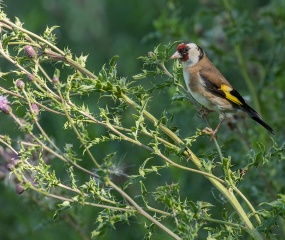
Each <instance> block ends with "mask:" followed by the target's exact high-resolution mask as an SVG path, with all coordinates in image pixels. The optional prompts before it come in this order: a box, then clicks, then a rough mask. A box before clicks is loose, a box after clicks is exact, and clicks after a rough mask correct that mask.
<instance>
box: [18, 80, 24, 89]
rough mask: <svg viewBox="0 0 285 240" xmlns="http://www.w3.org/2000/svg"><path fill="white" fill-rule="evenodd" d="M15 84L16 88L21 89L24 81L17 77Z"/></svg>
mask: <svg viewBox="0 0 285 240" xmlns="http://www.w3.org/2000/svg"><path fill="white" fill-rule="evenodd" d="M16 85H17V88H19V89H23V88H24V87H25V83H24V82H23V80H22V79H18V80H17V81H16Z"/></svg>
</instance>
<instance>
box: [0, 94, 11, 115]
mask: <svg viewBox="0 0 285 240" xmlns="http://www.w3.org/2000/svg"><path fill="white" fill-rule="evenodd" d="M0 110H1V111H2V112H3V113H9V112H10V111H11V107H10V102H9V101H8V99H7V96H0Z"/></svg>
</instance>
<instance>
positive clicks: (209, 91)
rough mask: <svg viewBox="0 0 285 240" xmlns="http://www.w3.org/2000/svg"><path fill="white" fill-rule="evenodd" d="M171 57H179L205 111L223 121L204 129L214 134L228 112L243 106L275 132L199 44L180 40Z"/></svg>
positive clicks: (245, 110)
mask: <svg viewBox="0 0 285 240" xmlns="http://www.w3.org/2000/svg"><path fill="white" fill-rule="evenodd" d="M170 59H179V60H180V62H181V63H182V66H183V76H184V80H185V83H186V86H187V89H188V91H189V92H190V94H191V95H192V97H193V98H194V99H195V100H196V101H197V102H198V103H199V104H201V105H202V106H204V107H205V108H206V109H207V110H208V111H207V112H206V114H208V113H209V112H212V111H215V112H218V113H219V118H220V122H219V124H218V126H217V127H216V129H215V130H211V129H209V128H206V129H205V132H207V133H210V134H211V135H212V137H215V136H216V133H217V131H218V130H219V127H220V126H221V124H222V122H223V121H224V119H225V113H227V112H236V111H238V110H241V111H243V112H246V113H247V114H248V116H249V117H251V118H252V119H253V120H255V121H256V122H258V123H259V124H260V125H262V126H263V127H264V128H266V129H267V130H268V131H269V132H271V133H272V134H274V132H273V129H272V128H271V127H270V126H269V125H267V124H266V123H265V122H264V121H262V120H261V118H260V116H259V114H258V113H257V112H256V111H255V110H254V109H252V108H251V107H250V106H249V105H248V104H247V103H246V102H245V100H244V99H243V97H242V96H241V95H240V94H239V93H238V92H237V90H235V89H234V88H233V87H232V85H231V84H230V83H229V82H228V81H227V80H226V79H225V78H224V76H223V75H222V74H221V73H220V72H219V70H218V69H217V68H216V67H215V66H214V65H213V63H212V62H211V61H210V60H209V59H208V58H207V56H206V54H205V52H204V51H203V49H202V48H201V47H199V46H198V45H197V44H195V43H181V44H179V45H178V46H177V51H176V52H175V53H174V54H173V55H172V56H171V58H170Z"/></svg>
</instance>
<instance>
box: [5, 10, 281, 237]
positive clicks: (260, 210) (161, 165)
mask: <svg viewBox="0 0 285 240" xmlns="http://www.w3.org/2000/svg"><path fill="white" fill-rule="evenodd" d="M0 26H1V42H0V54H1V56H2V61H5V62H7V64H9V71H6V72H1V77H2V79H4V80H5V84H1V86H0V94H1V96H0V110H1V112H2V115H3V116H5V117H6V118H5V119H6V121H8V122H9V125H11V128H13V129H14V131H16V134H15V133H11V131H9V129H7V131H6V130H5V129H3V130H2V133H3V134H2V135H0V143H1V148H0V154H1V156H2V160H1V168H0V171H1V179H6V180H7V181H10V183H11V184H12V185H13V186H14V187H15V191H16V193H18V194H21V196H26V197H27V198H30V199H31V200H34V201H35V202H36V204H37V205H38V207H39V208H45V209H47V211H49V212H52V213H53V220H54V221H62V220H63V217H62V216H63V215H64V216H65V219H68V222H69V223H70V224H71V226H75V227H74V231H77V232H78V233H79V234H80V236H81V237H82V238H83V239H89V238H90V236H91V237H92V238H95V237H99V236H103V235H104V234H106V233H108V232H109V231H111V229H116V226H117V224H119V223H126V224H129V225H132V227H134V225H133V222H134V221H136V222H138V223H143V224H144V234H145V235H144V238H146V239H152V238H153V239H156V238H157V236H162V237H169V239H171V238H174V239H196V238H198V237H204V238H205V239H206V238H207V239H241V238H246V237H249V236H250V237H251V238H253V239H263V238H270V237H271V236H273V235H272V230H271V229H272V228H273V226H274V225H275V224H277V222H278V221H279V219H280V216H281V217H282V216H284V195H282V194H280V195H279V196H278V197H276V198H275V199H274V201H270V202H265V201H264V202H262V201H259V202H258V204H261V205H259V206H256V204H253V203H252V201H251V200H250V199H249V198H248V197H247V196H246V194H244V193H243V192H242V191H241V190H240V188H239V186H240V184H242V182H245V181H246V179H244V174H246V172H247V171H250V170H251V169H253V168H254V167H255V166H257V165H258V164H259V163H260V162H263V163H265V162H268V161H271V162H277V161H281V160H284V154H283V152H284V146H281V147H280V146H278V145H277V143H275V142H274V141H273V144H272V147H267V148H266V147H265V146H264V145H263V144H261V143H260V144H258V146H257V148H256V149H252V150H250V152H249V154H248V156H244V157H245V158H247V159H248V163H247V165H246V166H244V167H243V168H242V169H235V168H234V166H233V164H232V161H231V156H227V153H226V150H225V149H223V151H222V150H221V146H220V145H219V143H218V141H217V140H216V139H214V142H212V143H210V142H209V143H210V144H212V145H213V146H215V150H209V152H206V151H207V149H205V153H204V156H207V157H203V156H201V155H200V156H199V155H198V154H197V153H195V152H194V151H193V150H192V146H193V145H194V144H195V143H196V142H199V141H201V139H205V138H207V136H205V135H204V134H203V133H202V131H201V130H199V129H197V132H196V134H195V135H193V136H188V137H186V138H182V137H181V136H180V135H179V129H178V128H177V127H176V126H175V125H174V124H173V121H172V117H171V116H169V115H168V113H167V112H166V111H165V112H161V113H157V112H156V110H155V109H152V108H151V105H150V102H151V100H152V98H153V97H154V96H155V94H156V93H157V92H159V91H164V90H165V89H169V88H172V89H173V92H174V93H173V98H172V100H173V101H175V102H187V103H188V102H189V101H191V96H189V94H188V93H187V91H186V90H185V88H184V87H183V85H182V84H181V83H180V81H179V79H180V77H181V66H180V65H179V63H178V62H177V63H174V64H173V66H171V69H167V68H166V65H165V63H166V62H167V60H168V58H169V56H170V52H171V51H172V50H173V46H174V45H175V44H176V43H170V44H167V45H159V46H157V47H155V48H154V49H153V50H152V51H150V52H149V53H148V54H146V55H145V56H141V57H140V58H139V60H138V61H141V62H142V72H141V73H138V74H137V75H135V76H133V77H132V78H130V77H128V78H127V76H125V77H121V76H118V73H117V65H116V60H117V56H114V57H113V58H112V59H111V60H110V61H109V62H108V63H107V64H105V65H104V66H103V67H102V69H101V70H100V71H99V72H98V73H93V71H92V69H87V68H86V61H87V56H84V55H81V56H79V57H78V56H75V55H74V54H72V50H71V49H68V48H65V49H60V48H58V47H57V45H56V35H55V34H54V32H53V31H54V29H55V28H56V27H51V28H49V27H48V28H47V29H46V30H45V31H44V33H43V34H40V35H38V34H36V33H32V32H30V31H29V30H27V29H28V26H24V25H23V23H22V22H21V21H20V20H19V19H16V20H15V21H11V20H10V19H9V18H8V17H7V16H6V14H5V13H4V11H3V9H2V10H1V13H0ZM156 78H161V79H163V83H162V84H160V83H156V81H155V79H156ZM141 79H144V80H145V81H147V80H150V79H152V80H153V81H152V86H151V87H150V88H147V89H146V88H144V87H143V86H142V85H141V81H142V80H141ZM1 82H3V81H1ZM150 82H151V80H150ZM87 100H88V101H87ZM194 104H195V103H194ZM194 106H195V105H194ZM196 107H197V108H199V106H196ZM155 115H156V116H157V115H159V116H160V118H157V117H155ZM43 116H49V117H51V118H58V119H61V123H62V125H56V126H55V127H54V126H53V129H54V128H55V129H56V131H58V132H59V133H60V134H62V136H65V137H66V141H65V142H66V143H65V145H63V146H60V145H59V144H58V143H57V140H56V139H54V138H53V137H52V134H51V132H50V128H51V126H50V124H49V123H46V122H44V121H43V120H42V118H43ZM201 121H203V120H201ZM59 122H60V121H59ZM93 130H94V131H95V133H94V131H93ZM70 142H72V144H71V143H70ZM102 146H110V147H104V148H102ZM131 148H134V149H135V153H137V154H134V155H133V156H129V155H128V156H127V157H128V158H131V161H132V164H133V167H132V170H131V171H127V169H124V167H122V166H120V164H119V163H118V160H117V159H118V158H120V156H122V155H123V154H125V153H126V151H128V149H131ZM102 149H103V150H104V151H102ZM133 153H134V152H133ZM124 160H125V158H124V157H122V160H120V161H121V162H124ZM173 171H178V172H179V175H181V176H182V175H186V176H187V175H195V178H201V179H205V181H206V182H207V183H208V184H209V185H211V186H212V189H213V192H215V193H211V192H209V193H208V195H209V198H210V197H211V196H212V195H214V196H218V197H215V198H217V199H224V201H225V202H226V203H227V206H226V207H224V208H223V209H222V210H220V209H219V210H218V212H219V213H217V212H215V205H216V204H217V203H216V202H211V201H208V200H207V199H208V198H206V199H200V200H198V201H195V200H194V199H191V196H189V197H185V195H184V194H182V193H181V186H180V182H179V181H175V180H174V179H172V174H173ZM165 176H169V178H170V179H169V181H168V182H161V181H160V180H159V179H160V178H161V177H165ZM188 185H189V188H191V187H194V186H195V183H192V182H189V183H188ZM204 195H205V194H203V196H204ZM78 206H80V207H81V209H82V208H87V207H92V208H96V209H98V211H97V214H96V215H94V216H93V219H94V221H93V222H96V224H95V226H94V225H93V224H90V225H91V227H92V228H93V230H92V231H90V232H86V231H85V230H84V228H83V227H81V225H80V222H81V220H80V219H78V217H76V214H75V210H74V209H76V208H77V207H78ZM281 222H282V221H281ZM141 225H142V224H141ZM135 227H138V228H139V226H135Z"/></svg>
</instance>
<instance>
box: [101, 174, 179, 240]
mask: <svg viewBox="0 0 285 240" xmlns="http://www.w3.org/2000/svg"><path fill="white" fill-rule="evenodd" d="M107 184H108V185H109V186H111V187H112V188H113V189H115V190H116V191H117V192H118V193H120V194H121V195H122V196H123V197H124V198H125V199H126V200H127V201H128V202H129V203H130V204H132V206H133V207H134V208H135V209H136V210H137V211H138V213H140V214H141V215H143V216H144V217H145V218H147V219H148V220H150V221H151V222H153V223H154V224H155V225H157V226H158V227H160V228H161V229H162V230H164V231H165V232H166V233H167V234H169V235H170V236H171V237H173V238H174V239H177V240H181V238H180V237H179V236H178V235H176V234H175V233H174V232H173V231H171V230H170V229H168V228H167V227H165V226H164V225H163V224H162V223H160V222H159V221H157V220H156V219H155V218H153V217H152V216H150V215H149V214H148V213H147V212H146V211H144V210H143V209H142V208H141V207H140V206H139V205H138V204H137V203H136V202H135V201H134V200H133V199H132V198H131V197H130V196H129V195H128V194H126V193H125V192H124V191H123V190H122V189H121V188H119V187H118V186H117V185H116V184H114V183H113V182H112V181H111V180H110V179H107Z"/></svg>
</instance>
